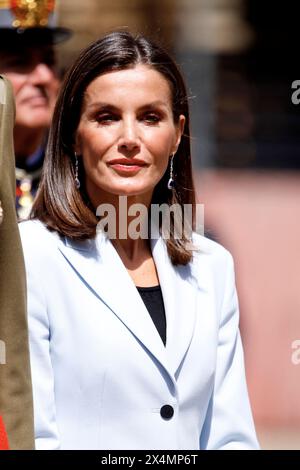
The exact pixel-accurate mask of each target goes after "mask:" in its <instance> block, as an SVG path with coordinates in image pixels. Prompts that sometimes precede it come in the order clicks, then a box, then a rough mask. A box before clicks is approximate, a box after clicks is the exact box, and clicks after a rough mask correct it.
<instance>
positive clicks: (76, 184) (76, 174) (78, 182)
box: [74, 152, 80, 189]
mask: <svg viewBox="0 0 300 470" xmlns="http://www.w3.org/2000/svg"><path fill="white" fill-rule="evenodd" d="M74 154H75V178H74V181H75V186H76V188H77V189H79V188H80V181H79V178H78V157H77V153H76V152H74Z"/></svg>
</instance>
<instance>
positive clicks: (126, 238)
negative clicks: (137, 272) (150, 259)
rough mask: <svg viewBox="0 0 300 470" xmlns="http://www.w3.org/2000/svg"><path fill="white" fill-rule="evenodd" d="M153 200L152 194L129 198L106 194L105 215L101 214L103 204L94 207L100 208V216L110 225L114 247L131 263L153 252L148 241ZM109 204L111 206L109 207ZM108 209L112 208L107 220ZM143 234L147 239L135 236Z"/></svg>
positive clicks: (99, 203)
mask: <svg viewBox="0 0 300 470" xmlns="http://www.w3.org/2000/svg"><path fill="white" fill-rule="evenodd" d="M151 199H152V194H143V195H139V196H128V197H127V196H121V197H120V196H119V195H114V194H109V195H107V194H106V197H105V207H104V208H103V211H104V213H103V212H102V211H101V212H99V207H100V208H101V202H98V204H97V205H94V207H98V215H99V216H100V217H103V218H104V220H105V221H106V222H108V223H109V230H110V229H112V231H111V232H110V234H112V236H111V235H110V238H111V242H112V244H113V246H114V247H115V249H116V250H117V252H118V253H119V255H120V256H121V258H122V259H127V260H128V261H129V262H134V260H137V259H138V258H140V256H141V255H144V254H145V253H150V251H151V250H150V244H149V240H148V211H149V208H150V204H151ZM92 202H93V201H92ZM107 204H109V205H110V206H107ZM136 204H139V205H140V207H137V206H135V207H134V205H136ZM108 207H110V210H109V219H108V218H107V214H108V212H106V211H107V208H108ZM131 210H132V212H131ZM103 222H104V221H103ZM104 225H105V223H104ZM142 227H143V229H142ZM141 232H144V234H146V238H145V237H144V238H141V237H138V238H136V239H135V238H134V234H135V233H141Z"/></svg>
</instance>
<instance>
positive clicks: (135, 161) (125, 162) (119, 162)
mask: <svg viewBox="0 0 300 470" xmlns="http://www.w3.org/2000/svg"><path fill="white" fill-rule="evenodd" d="M108 165H122V166H146V165H147V164H146V162H144V161H143V160H139V159H132V160H129V159H128V158H116V159H115V160H111V161H110V162H108Z"/></svg>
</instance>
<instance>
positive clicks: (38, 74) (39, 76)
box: [30, 63, 55, 85]
mask: <svg viewBox="0 0 300 470" xmlns="http://www.w3.org/2000/svg"><path fill="white" fill-rule="evenodd" d="M54 76H55V74H54V71H53V70H52V69H51V68H50V67H49V66H48V65H47V64H42V63H40V64H37V65H36V66H35V68H34V69H33V70H32V72H31V74H30V81H31V83H33V84H34V85H37V84H38V85H41V84H43V85H45V84H48V83H51V81H52V80H53V79H54Z"/></svg>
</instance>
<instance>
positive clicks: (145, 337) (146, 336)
mask: <svg viewBox="0 0 300 470" xmlns="http://www.w3.org/2000/svg"><path fill="white" fill-rule="evenodd" d="M59 250H60V251H61V253H62V254H63V256H64V257H65V259H66V260H67V262H68V263H69V264H70V265H71V266H72V268H73V269H74V270H75V271H76V272H77V274H78V276H80V278H81V279H82V281H83V283H85V284H86V286H87V287H88V288H89V289H90V290H91V291H92V292H93V293H94V294H95V295H96V296H97V297H98V298H99V299H101V300H102V302H104V303H105V304H106V306H107V307H108V308H109V309H110V310H111V311H112V312H113V313H114V314H115V315H117V316H118V318H119V319H120V320H121V321H122V322H123V323H124V325H125V326H126V327H127V328H128V329H129V330H130V331H131V332H132V333H133V334H134V335H135V337H136V338H137V340H138V341H140V342H141V343H142V345H143V347H145V348H147V350H148V351H149V352H150V353H151V354H152V355H153V356H154V357H155V358H156V360H158V361H159V362H160V363H161V365H162V366H163V367H164V368H165V370H166V371H167V372H168V374H169V375H170V377H171V379H172V380H173V382H175V381H176V371H177V370H178V368H179V366H180V364H181V362H182V360H183V358H184V355H185V353H186V351H187V349H188V347H189V345H190V342H191V339H192V336H193V331H194V327H195V320H196V301H197V288H198V287H199V286H198V283H197V281H196V279H195V278H194V276H193V272H192V269H191V266H190V264H189V265H186V266H179V267H174V266H173V265H172V263H171V261H170V259H169V256H168V253H167V249H166V245H165V242H164V241H163V240H162V239H161V238H159V239H156V240H151V250H152V255H153V258H154V262H155V265H156V269H157V272H158V277H159V282H160V285H161V289H162V295H163V299H164V306H165V312H166V323H167V341H166V347H165V346H164V344H163V342H162V341H161V338H160V336H159V333H158V332H157V330H156V327H155V325H154V323H153V321H152V319H151V317H150V314H149V313H148V311H147V310H146V307H145V304H144V302H143V300H142V298H141V297H140V294H139V292H138V291H137V289H136V286H135V285H134V282H133V280H132V279H131V277H130V275H129V274H128V272H127V270H126V268H125V266H124V264H123V262H122V260H121V258H120V257H119V255H118V253H117V251H116V250H115V248H114V247H113V245H112V243H111V241H110V240H109V239H108V237H107V236H106V235H105V234H104V233H103V232H98V234H97V236H96V238H95V239H92V240H87V241H72V240H70V239H68V238H65V239H64V242H63V243H61V244H60V245H59Z"/></svg>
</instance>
